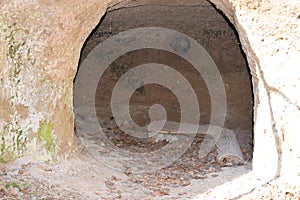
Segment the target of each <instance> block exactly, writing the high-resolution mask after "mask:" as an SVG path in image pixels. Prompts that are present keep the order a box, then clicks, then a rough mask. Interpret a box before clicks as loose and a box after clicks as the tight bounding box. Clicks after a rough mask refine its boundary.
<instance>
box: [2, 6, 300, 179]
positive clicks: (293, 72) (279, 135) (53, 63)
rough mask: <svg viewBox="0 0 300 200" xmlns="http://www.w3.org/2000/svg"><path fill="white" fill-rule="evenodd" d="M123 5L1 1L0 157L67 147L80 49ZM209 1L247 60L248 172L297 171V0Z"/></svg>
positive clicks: (59, 154)
mask: <svg viewBox="0 0 300 200" xmlns="http://www.w3.org/2000/svg"><path fill="white" fill-rule="evenodd" d="M165 2H166V3H169V4H182V3H180V2H178V1H170V0H168V1H165ZM195 2H197V1H191V2H190V4H194V3H195ZM130 3H131V2H130V1H120V2H109V1H96V0H86V1H80V0H75V1H50V0H26V1H24V0H22V1H21V0H14V1H9V0H4V1H1V3H0V13H1V15H0V108H1V109H0V110H1V111H0V112H1V115H0V133H1V137H0V160H1V161H10V160H13V159H15V158H17V157H19V156H22V155H24V154H30V155H33V156H35V157H37V158H40V159H43V160H55V159H61V158H63V157H68V156H69V155H71V154H72V152H74V150H75V148H76V145H75V143H74V133H73V132H74V130H73V129H74V125H73V106H72V105H73V103H72V96H73V91H72V87H73V78H74V76H75V73H76V70H77V66H78V60H79V57H80V50H81V47H82V45H83V43H84V41H85V39H86V38H87V36H88V35H89V34H90V32H91V31H92V30H93V29H94V28H95V26H96V25H97V23H98V22H99V20H100V19H101V17H102V16H103V14H104V13H105V11H106V9H107V8H108V7H110V9H113V8H115V9H116V8H118V7H124V6H125V7H126V6H127V5H128V4H130ZM133 3H134V4H138V3H161V1H154V0H153V1H150V0H148V1H134V2H133ZM212 3H214V4H215V5H216V7H217V8H219V9H220V10H222V11H223V12H224V13H225V15H226V16H227V17H228V18H229V20H230V21H231V22H232V23H233V25H234V26H235V28H236V29H237V32H238V33H239V37H240V40H241V43H242V46H243V49H244V52H245V53H246V55H247V59H248V62H249V67H250V71H251V74H252V82H253V90H254V100H255V102H254V122H255V124H254V133H255V139H254V140H255V143H254V158H253V162H254V170H255V171H256V172H258V173H259V172H261V175H264V176H269V175H272V176H273V175H280V174H290V175H294V176H299V175H300V171H299V169H300V148H299V146H300V140H299V130H298V121H299V120H300V96H299V87H300V78H299V74H300V73H299V64H300V60H299V56H300V55H299V54H300V49H299V46H300V45H299V37H300V35H299V23H300V19H299V18H300V8H299V5H300V2H299V0H288V1H260V0H256V1H249V0H243V1H235V0H212ZM112 6H113V7H112Z"/></svg>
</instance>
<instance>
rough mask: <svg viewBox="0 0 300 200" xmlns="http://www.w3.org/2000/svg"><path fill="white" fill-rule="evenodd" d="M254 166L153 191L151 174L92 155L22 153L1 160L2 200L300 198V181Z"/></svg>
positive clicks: (162, 181) (159, 183)
mask: <svg viewBox="0 0 300 200" xmlns="http://www.w3.org/2000/svg"><path fill="white" fill-rule="evenodd" d="M250 168H251V164H250V163H248V164H246V165H244V166H236V167H223V168H221V169H220V170H218V171H217V172H210V173H207V174H205V175H203V176H198V177H197V178H196V179H192V180H191V181H190V182H184V181H183V182H181V181H180V180H178V181H176V179H173V184H170V182H172V179H169V180H168V179H167V178H166V177H165V179H162V177H159V176H158V177H156V178H157V179H159V181H157V180H156V181H154V182H152V186H155V184H157V185H156V188H157V190H152V189H151V187H150V186H149V185H147V184H146V179H147V178H148V181H149V178H151V176H147V175H139V176H133V175H130V174H127V175H126V174H125V173H124V172H119V171H115V170H112V169H110V168H107V167H106V166H103V165H102V164H101V163H99V162H97V161H96V160H95V159H94V158H93V157H91V156H90V155H89V154H82V155H81V156H80V157H78V158H73V159H71V160H65V161H63V162H61V163H59V164H56V165H53V164H47V163H42V162H37V161H34V160H33V159H32V158H30V157H23V158H20V159H18V160H17V161H15V162H14V163H11V164H1V165H0V176H1V180H0V199H103V200H105V199H106V200H108V199H128V200H129V199H134V200H135V199H144V200H146V199H148V200H149V199H296V200H299V199H300V187H299V186H300V184H293V185H291V184H288V183H287V182H286V181H284V180H282V179H277V180H273V181H269V182H264V181H262V180H259V179H255V178H254V176H253V175H252V174H251V172H249V171H250ZM152 178H153V177H152ZM143 181H144V182H143ZM226 182H227V183H226ZM148 183H151V181H149V182H148ZM177 183H178V184H179V185H176V184H177ZM224 183H225V184H224ZM222 184H224V185H222ZM218 185H219V186H218ZM229 188H230V189H229Z"/></svg>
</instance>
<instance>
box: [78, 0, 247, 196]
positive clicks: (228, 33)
mask: <svg viewBox="0 0 300 200" xmlns="http://www.w3.org/2000/svg"><path fill="white" fill-rule="evenodd" d="M179 4H180V3H170V1H161V2H159V3H158V2H156V3H155V2H151V1H149V2H131V3H125V4H119V5H117V6H115V7H111V8H110V9H109V10H108V11H107V13H106V15H105V16H104V17H103V18H102V20H101V22H100V23H99V24H98V26H97V27H96V28H95V29H94V31H93V32H92V33H91V34H90V36H89V38H88V39H87V40H86V42H85V44H84V46H83V48H82V51H81V58H80V61H79V69H81V67H82V64H83V63H84V62H85V60H86V59H89V57H88V56H89V54H90V52H92V51H93V50H94V49H95V48H99V46H101V44H102V43H103V42H104V41H106V40H107V39H108V38H111V37H113V36H115V35H117V34H118V33H120V32H123V31H127V30H132V29H136V28H145V27H161V28H166V29H170V30H175V31H178V32H180V33H183V34H185V35H187V36H188V37H190V38H193V39H194V40H195V41H196V42H197V43H198V44H200V45H201V46H202V47H203V48H204V49H205V50H206V52H207V53H208V54H209V55H210V57H211V59H212V60H213V61H214V63H215V65H216V66H217V69H218V71H219V73H220V75H221V77H222V81H223V83H224V88H225V92H226V118H225V122H224V126H223V127H224V128H226V130H230V131H232V132H231V133H234V134H235V136H236V139H237V142H238V145H239V147H240V149H241V152H242V156H243V158H244V159H245V161H246V162H248V163H249V162H251V160H252V152H253V134H252V133H253V119H252V118H253V116H252V115H253V92H252V85H251V76H250V73H249V67H248V64H247V60H246V57H245V55H244V54H243V51H242V49H241V46H240V43H239V39H238V35H237V33H236V31H235V29H234V27H233V26H232V25H231V24H230V23H229V22H228V20H227V19H226V18H225V17H224V15H223V14H222V13H220V12H219V11H217V10H216V9H215V7H214V6H213V5H212V4H211V3H209V2H207V1H199V2H198V1H197V2H192V1H191V2H190V3H186V2H185V3H184V5H179ZM133 40H134V39H133ZM120 43H122V41H120ZM176 45H183V46H184V47H185V46H186V44H185V43H184V42H183V44H182V41H179V43H177V44H175V46H176ZM112 51H113V49H112ZM97 59H99V60H105V59H106V57H105V56H103V55H99V56H98V58H97ZM97 59H96V60H97ZM147 63H159V64H162V65H166V66H170V67H172V68H173V69H174V70H176V71H177V72H179V73H180V74H182V75H183V77H184V78H185V79H186V80H188V82H189V84H190V86H191V87H192V88H193V90H194V91H195V95H196V97H197V100H198V106H199V111H200V120H199V125H200V126H205V125H207V124H209V123H210V120H211V118H212V112H211V110H212V104H211V95H210V91H209V89H208V87H207V85H206V82H205V80H204V79H205V78H203V76H202V75H201V74H200V73H199V72H198V71H197V70H196V69H195V68H194V67H193V65H192V64H191V63H190V62H188V61H187V60H185V59H183V58H182V57H180V56H178V55H176V54H174V53H172V52H168V51H165V50H162V49H155V48H144V49H139V50H133V51H130V52H127V53H126V54H124V55H120V56H119V57H117V59H115V60H114V61H113V62H111V63H110V64H109V66H108V67H107V68H106V69H105V70H104V71H103V73H102V75H101V78H99V81H98V84H97V87H96V90H95V91H93V90H92V89H91V93H92V92H95V94H94V100H93V101H94V104H93V105H91V104H89V103H87V102H86V101H85V98H87V97H86V96H85V95H84V93H85V92H86V90H88V84H89V81H90V80H89V79H90V76H89V75H86V76H82V77H80V76H78V74H77V77H76V78H75V84H74V102H75V103H74V110H75V126H76V129H77V133H78V135H79V138H80V140H81V141H83V144H84V145H85V147H86V148H87V149H88V150H90V151H92V154H93V155H94V157H102V156H103V155H104V154H105V155H106V157H105V159H104V164H108V165H109V166H111V167H112V168H116V169H122V170H123V171H124V173H125V174H128V175H131V174H132V171H131V170H132V169H130V167H128V166H127V165H126V162H128V163H130V159H131V157H130V156H129V157H126V156H125V155H124V158H118V159H117V160H119V161H120V163H114V162H116V161H115V160H114V159H109V158H111V157H113V156H115V155H114V154H111V152H110V148H114V147H116V148H119V149H122V150H125V151H126V152H132V153H133V154H130V155H131V156H132V155H135V154H143V155H144V157H147V155H149V156H150V154H149V152H151V151H155V150H157V149H159V148H163V147H164V146H166V145H168V144H169V143H170V142H172V138H170V137H168V134H170V132H172V131H173V129H172V130H171V129H167V128H166V129H161V133H160V135H156V137H154V136H153V135H149V134H148V135H147V137H141V138H139V137H137V138H136V137H134V136H132V135H130V134H127V133H126V131H124V130H122V129H121V128H120V127H119V126H118V124H117V123H116V118H115V116H114V112H113V111H112V108H111V105H112V101H111V98H112V95H113V92H114V89H115V86H116V85H117V84H118V81H119V80H120V79H121V78H122V80H124V81H128V82H127V83H128V84H127V87H131V89H134V92H132V95H131V96H130V99H129V105H128V109H129V114H130V115H129V116H130V117H131V118H132V120H133V121H134V122H135V123H136V124H137V125H139V126H141V127H143V126H147V125H149V123H150V122H151V120H153V119H154V120H158V121H160V120H162V118H163V117H165V118H166V121H167V122H172V123H173V124H174V127H172V128H174V129H176V128H178V124H179V123H180V122H181V117H182V107H181V104H180V101H179V100H178V98H177V96H176V95H175V94H174V93H173V91H172V88H167V87H164V86H162V85H161V84H156V83H148V84H143V81H141V80H139V79H137V78H135V77H134V71H132V70H133V69H134V68H136V67H137V66H140V65H144V64H147ZM97 67H99V66H97ZM97 67H96V68H97ZM83 70H84V69H83ZM89 73H90V74H93V73H94V72H93V71H90V72H89ZM131 75H132V77H131ZM83 79H84V80H83ZM124 81H123V83H124ZM178 84H179V85H180V81H178ZM83 85H84V86H83ZM136 85H137V86H136ZM178 87H179V86H178ZM127 89H128V88H127ZM153 105H156V107H152V106H153ZM157 105H160V106H157ZM161 107H163V108H164V112H157V113H158V115H156V116H155V117H154V118H153V116H151V115H149V112H151V111H153V112H155V109H157V108H161ZM152 108H153V109H152ZM91 113H92V114H91ZM159 114H161V115H162V116H160V115H159ZM91 115H95V116H97V122H98V123H99V125H100V127H101V132H103V134H102V135H101V136H100V134H97V131H99V126H98V125H95V121H93V119H92V118H93V117H91ZM172 123H170V124H168V126H170V125H172ZM84 124H88V126H85V125H84ZM129 126H130V125H129ZM82 127H89V128H90V129H84V128H82ZM165 127H166V126H165ZM175 133H176V131H175ZM152 136H153V137H152ZM104 137H106V139H107V140H108V141H109V142H110V145H107V143H106V141H107V140H104ZM204 137H205V136H203V135H202V134H199V133H198V134H197V135H196V136H195V137H194V138H193V141H192V142H191V143H190V145H189V148H187V149H186V151H185V152H184V153H183V155H181V156H179V158H178V159H176V161H175V162H172V163H170V165H168V166H165V167H163V168H160V169H158V170H157V171H151V172H145V173H141V174H139V175H135V176H134V178H132V180H133V181H135V182H139V183H142V184H143V185H144V186H149V188H152V189H153V190H155V191H156V192H157V191H160V192H161V194H168V193H169V191H168V190H162V189H161V187H160V186H159V184H158V183H157V180H158V179H159V180H161V181H162V182H165V184H166V185H167V186H170V187H173V186H174V187H178V186H187V185H189V184H190V182H191V180H195V179H205V177H207V174H208V173H215V172H218V171H220V170H222V169H223V167H228V166H229V165H230V164H228V163H225V164H224V163H223V164H222V163H221V164H220V163H219V162H218V160H217V158H218V156H217V150H216V149H212V151H211V152H209V153H208V154H207V156H205V157H202V158H199V151H201V149H199V148H200V147H201V145H200V144H201V142H203V138H204ZM89 141H93V142H92V143H90V142H89ZM112 146H114V147H112ZM120 155H123V154H118V156H120ZM151 155H152V154H151ZM156 156H157V155H156ZM158 157H159V156H158ZM157 159H159V158H157ZM112 160H114V161H112ZM102 161H103V159H102ZM231 164H232V165H235V164H236V163H231ZM239 164H240V163H239ZM149 165H150V164H149ZM145 177H146V178H145ZM155 177H156V178H155ZM166 177H167V178H166ZM233 177H234V176H233ZM145 179H147V181H146V182H145ZM147 184H148V185H147Z"/></svg>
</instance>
